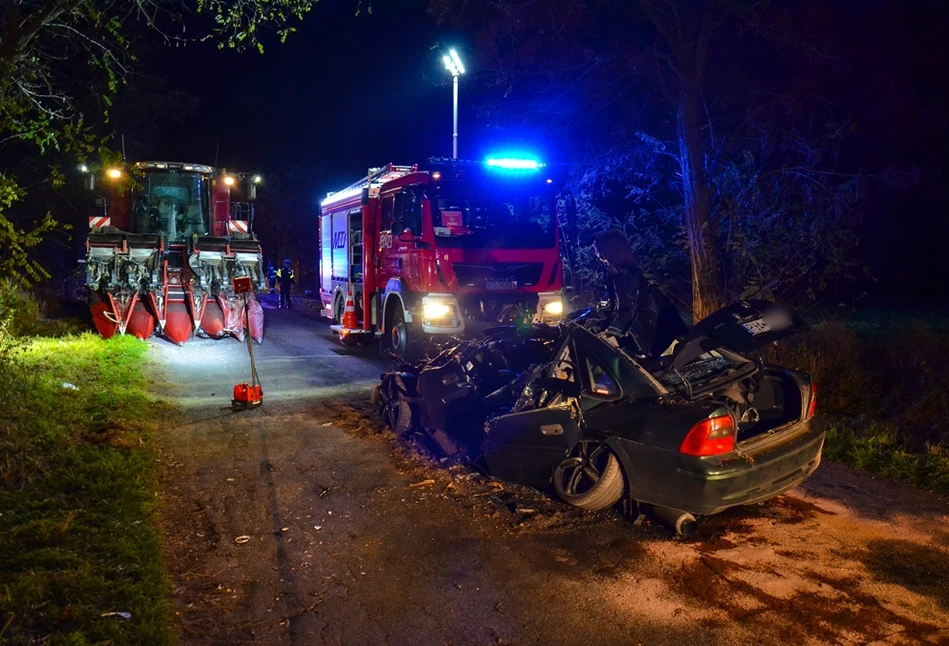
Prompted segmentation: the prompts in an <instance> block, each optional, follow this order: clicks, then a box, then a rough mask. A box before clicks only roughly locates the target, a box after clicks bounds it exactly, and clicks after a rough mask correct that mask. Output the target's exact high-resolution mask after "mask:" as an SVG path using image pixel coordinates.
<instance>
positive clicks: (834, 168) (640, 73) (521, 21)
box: [430, 0, 867, 317]
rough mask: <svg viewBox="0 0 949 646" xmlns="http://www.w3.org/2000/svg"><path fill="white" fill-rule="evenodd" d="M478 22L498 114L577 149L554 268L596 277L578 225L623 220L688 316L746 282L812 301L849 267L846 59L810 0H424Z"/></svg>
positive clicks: (570, 150)
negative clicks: (564, 260) (842, 94)
mask: <svg viewBox="0 0 949 646" xmlns="http://www.w3.org/2000/svg"><path fill="white" fill-rule="evenodd" d="M430 11H431V12H432V13H433V14H434V15H435V16H436V17H437V18H439V19H442V20H444V21H447V22H450V23H451V24H453V25H455V26H458V27H461V28H464V29H466V30H469V31H471V32H473V33H474V34H475V49H476V56H477V63H476V65H475V66H474V67H476V68H477V69H478V70H479V71H478V75H479V78H480V80H481V81H482V84H483V88H484V91H485V96H487V99H486V100H485V103H486V106H485V109H484V110H483V111H482V114H483V115H484V116H485V117H486V118H488V119H491V120H493V121H494V123H495V124H496V125H497V129H498V130H500V131H506V132H511V133H514V132H518V131H521V132H523V131H524V130H525V129H526V130H528V131H529V132H531V133H533V134H534V135H535V136H544V137H546V138H548V139H549V140H551V141H556V142H557V143H558V146H559V151H558V152H559V153H560V155H562V156H563V157H569V158H571V159H572V160H576V162H577V163H576V164H575V166H574V172H573V180H572V182H571V189H572V191H573V193H574V198H575V200H576V205H577V213H578V217H579V228H578V230H577V231H576V232H574V233H575V235H576V237H575V239H574V240H572V241H571V242H572V244H573V250H572V251H571V253H570V260H571V264H572V265H573V266H572V267H571V268H570V272H569V276H568V278H569V279H571V280H573V281H575V285H574V286H575V287H576V288H578V289H579V291H581V292H586V293H589V291H590V286H591V285H595V284H596V282H597V278H596V271H597V267H596V264H595V262H593V261H592V259H591V258H590V255H589V253H587V252H586V251H585V249H586V247H587V245H589V243H590V241H591V239H592V233H593V232H594V231H595V230H597V229H600V228H603V227H605V226H607V225H619V226H622V227H624V228H625V229H626V230H627V232H628V233H629V234H630V235H631V237H632V241H633V244H634V248H636V250H637V251H638V254H639V257H640V262H641V263H642V265H643V266H644V268H645V269H646V271H647V272H648V273H649V274H650V275H651V276H652V277H653V278H654V279H656V280H658V281H659V282H660V283H662V284H663V285H665V286H666V287H667V288H669V289H670V290H671V291H672V293H673V294H672V295H673V296H674V297H675V298H676V300H678V301H679V302H680V303H681V304H682V305H683V306H684V309H685V310H686V311H691V312H692V313H693V315H695V316H697V317H701V316H703V315H705V314H707V313H708V312H709V311H710V310H713V309H715V308H717V307H718V306H719V305H720V304H721V303H722V302H723V301H729V300H733V299H735V298H740V297H747V296H750V295H759V296H767V297H774V298H784V299H789V300H791V301H793V302H795V303H797V304H801V303H813V302H815V301H816V300H817V299H819V298H821V297H822V296H824V295H827V294H829V293H831V292H833V291H834V290H836V289H838V288H839V287H840V286H841V284H842V283H844V282H845V281H846V280H847V279H848V278H853V277H855V276H859V275H863V273H862V269H861V268H860V267H859V266H858V264H857V263H856V262H855V261H854V254H853V252H854V250H855V248H856V244H857V236H856V228H855V227H856V226H857V225H858V224H859V222H860V219H861V199H860V198H861V196H862V194H863V193H862V191H861V190H860V189H861V187H862V186H863V185H864V183H865V181H866V180H867V178H866V177H865V176H864V175H863V174H862V173H863V171H862V169H861V168H860V166H859V164H849V165H848V164H845V163H844V162H842V161H841V160H842V159H844V158H845V156H844V155H842V150H843V149H844V148H845V146H846V143H847V139H848V135H849V134H850V133H851V131H852V124H851V123H850V120H849V112H848V111H847V110H846V109H845V108H842V107H841V106H840V105H835V104H834V102H833V101H831V100H829V99H830V97H831V96H832V95H833V92H834V85H833V84H834V82H835V79H838V78H839V74H840V73H841V72H842V71H843V65H842V63H841V60H840V59H837V58H834V57H830V56H827V55H825V54H824V53H823V52H822V51H821V47H819V45H822V44H824V43H826V42H827V41H826V40H819V39H818V38H819V37H820V36H822V35H826V34H822V33H821V30H822V28H823V25H824V24H826V23H827V22H828V21H827V18H826V16H823V15H821V12H822V8H820V7H817V8H814V7H810V8H809V7H807V6H805V5H804V4H798V3H791V4H790V5H771V4H769V3H755V2H742V1H730V0H701V1H699V2H693V1H691V0H689V1H686V0H640V1H639V2H623V1H621V0H598V1H596V2H580V1H579V0H551V1H550V2H545V3H536V2H531V1H529V0H489V1H488V2H485V3H478V4H477V5H476V4H474V3H467V2H463V1H461V0H432V2H431V4H430Z"/></svg>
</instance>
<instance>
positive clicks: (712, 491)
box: [614, 422, 824, 515]
mask: <svg viewBox="0 0 949 646" xmlns="http://www.w3.org/2000/svg"><path fill="white" fill-rule="evenodd" d="M781 435H782V437H787V439H786V440H781V441H779V442H777V443H774V444H771V445H770V446H768V445H767V443H768V439H769V438H763V440H762V442H761V443H760V444H761V445H762V448H761V449H757V450H756V449H749V450H747V452H742V453H738V454H731V455H730V456H729V457H728V458H727V459H725V460H722V459H718V458H698V457H691V456H683V455H681V454H673V453H671V452H668V451H662V452H661V453H663V454H664V455H652V458H651V460H650V468H649V473H648V475H647V474H646V473H641V476H642V477H640V478H636V477H635V476H631V477H630V478H629V481H630V497H632V498H633V499H635V500H638V501H640V502H645V503H649V504H653V505H661V506H664V507H670V508H673V509H680V510H682V511H688V512H691V513H693V514H703V515H708V514H715V513H718V512H720V511H724V510H725V509H728V508H729V507H734V506H736V505H749V504H753V503H756V502H762V501H764V500H768V499H770V498H773V497H775V496H777V495H779V494H781V493H784V492H785V491H787V490H789V489H792V488H793V487H795V486H797V485H799V484H800V483H801V482H803V481H804V480H806V479H807V478H808V477H809V476H810V475H811V474H812V473H813V472H814V471H815V470H816V469H817V467H818V466H819V465H820V459H821V451H822V449H823V446H824V431H823V429H822V428H820V427H819V426H818V425H812V424H811V423H810V422H802V423H800V424H797V425H795V426H793V427H791V428H787V429H783V430H782V432H781ZM624 444H631V443H628V442H622V441H621V442H619V443H617V444H616V446H614V450H615V451H616V452H617V454H618V455H619V457H620V459H621V461H623V462H624V466H627V465H629V464H630V460H631V459H632V461H634V462H636V463H638V464H639V466H640V467H642V466H644V465H643V460H642V457H643V456H642V455H640V456H633V455H631V452H630V451H629V449H630V448H631V447H629V446H623V445H624ZM627 473H628V474H629V473H635V471H631V470H630V467H629V466H627ZM637 479H638V480H639V482H638V483H637V482H636V481H637Z"/></svg>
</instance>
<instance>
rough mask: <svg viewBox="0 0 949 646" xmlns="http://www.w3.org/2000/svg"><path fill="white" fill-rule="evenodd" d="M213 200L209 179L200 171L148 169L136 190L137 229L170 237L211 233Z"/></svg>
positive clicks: (173, 238) (141, 231)
mask: <svg viewBox="0 0 949 646" xmlns="http://www.w3.org/2000/svg"><path fill="white" fill-rule="evenodd" d="M209 201H210V200H209V182H208V179H207V178H206V177H203V176H202V175H201V174H200V173H185V172H181V171H177V170H169V171H161V172H148V173H146V175H145V177H144V178H142V179H141V180H140V182H139V185H138V186H136V187H135V189H134V190H133V193H132V205H133V206H132V228H133V231H134V232H135V233H161V234H164V235H165V236H167V238H168V239H169V240H182V239H185V238H187V237H190V236H191V235H193V234H196V235H207V233H208V213H209V211H210V208H209Z"/></svg>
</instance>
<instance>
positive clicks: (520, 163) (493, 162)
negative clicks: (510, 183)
mask: <svg viewBox="0 0 949 646" xmlns="http://www.w3.org/2000/svg"><path fill="white" fill-rule="evenodd" d="M485 163H486V164H487V165H488V166H491V167H493V168H499V169H501V170H537V169H539V168H543V167H544V164H543V163H541V162H539V161H537V160H536V159H517V158H515V157H488V159H487V161H486V162H485Z"/></svg>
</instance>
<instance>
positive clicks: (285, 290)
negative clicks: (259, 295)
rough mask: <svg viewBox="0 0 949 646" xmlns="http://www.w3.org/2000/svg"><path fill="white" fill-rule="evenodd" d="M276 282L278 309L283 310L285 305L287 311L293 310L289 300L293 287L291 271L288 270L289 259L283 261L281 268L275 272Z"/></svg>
mask: <svg viewBox="0 0 949 646" xmlns="http://www.w3.org/2000/svg"><path fill="white" fill-rule="evenodd" d="M277 280H278V281H279V282H280V305H279V307H280V308H283V306H284V304H286V307H287V309H288V310H289V309H292V308H293V303H292V302H291V300H290V290H291V289H292V287H293V283H294V282H295V281H294V276H293V270H292V269H291V268H290V259H289V258H287V259H286V260H284V261H283V267H281V268H280V269H278V270H277Z"/></svg>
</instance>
